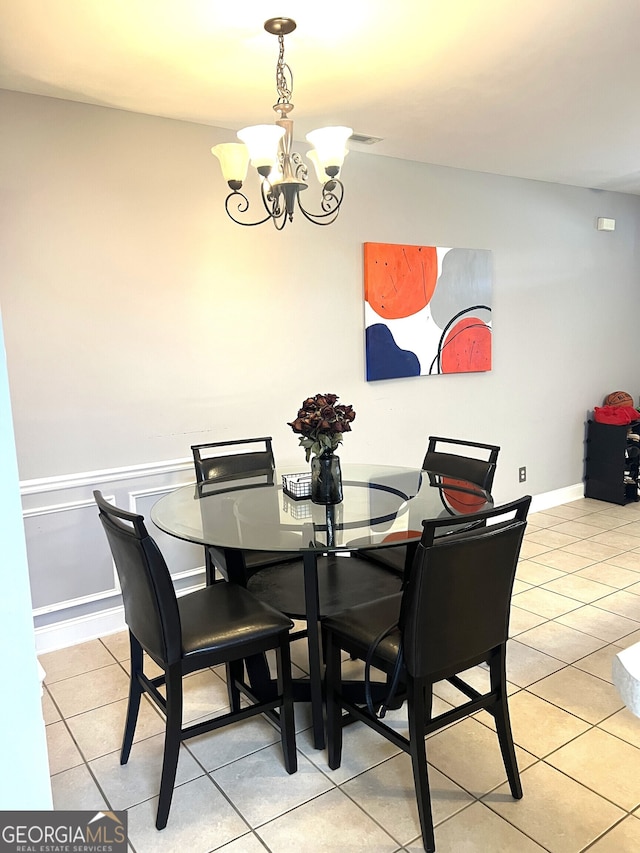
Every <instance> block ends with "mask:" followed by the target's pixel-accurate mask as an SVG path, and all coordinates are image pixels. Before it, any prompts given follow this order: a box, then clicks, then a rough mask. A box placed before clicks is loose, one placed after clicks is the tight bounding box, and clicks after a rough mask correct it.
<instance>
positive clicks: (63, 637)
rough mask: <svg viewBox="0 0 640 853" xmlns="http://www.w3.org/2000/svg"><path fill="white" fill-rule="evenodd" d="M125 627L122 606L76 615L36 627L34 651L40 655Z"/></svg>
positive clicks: (115, 631)
mask: <svg viewBox="0 0 640 853" xmlns="http://www.w3.org/2000/svg"><path fill="white" fill-rule="evenodd" d="M126 627H127V626H126V624H125V621H124V607H122V606H120V607H111V608H109V609H108V610H102V611H100V612H99V613H92V614H90V615H88V616H76V617H75V618H73V619H66V620H64V621H63V622H56V623H55V624H54V625H45V626H43V627H42V628H36V629H35V638H36V652H37V654H39V655H40V654H43V653H44V652H54V651H57V650H58V649H66V648H67V647H68V646H76V645H77V644H78V643H86V642H87V641H88V640H95V639H97V638H98V637H106V636H107V634H115V633H117V632H118V631H124V630H125V629H126Z"/></svg>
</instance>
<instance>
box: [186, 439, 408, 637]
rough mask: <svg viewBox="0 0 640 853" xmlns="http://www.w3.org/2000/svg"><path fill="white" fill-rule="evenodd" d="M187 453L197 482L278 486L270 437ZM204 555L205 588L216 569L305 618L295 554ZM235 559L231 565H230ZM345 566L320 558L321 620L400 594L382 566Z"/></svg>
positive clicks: (337, 559) (217, 550) (214, 551)
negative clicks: (205, 559)
mask: <svg viewBox="0 0 640 853" xmlns="http://www.w3.org/2000/svg"><path fill="white" fill-rule="evenodd" d="M191 450H192V452H193V459H194V465H195V470H196V480H197V482H198V483H206V484H213V485H216V484H219V485H220V487H221V488H226V487H230V486H232V485H233V483H234V481H235V482H236V483H238V485H239V486H241V487H260V486H265V487H267V486H272V487H274V488H276V487H277V483H275V479H274V478H275V458H274V453H273V447H272V439H271V437H270V436H267V437H261V438H246V439H238V440H235V441H216V442H211V443H208V444H196V445H193V446H192V448H191ZM206 554H207V582H208V583H211V582H212V581H213V579H214V571H215V569H218V570H220V572H221V573H222V574H223V576H224V577H229V575H231V577H233V578H234V579H235V580H238V582H240V583H243V584H245V585H246V586H247V589H249V590H250V591H251V592H252V593H253V594H254V595H255V596H256V597H257V598H259V599H260V600H261V601H265V602H267V603H269V604H271V605H272V606H273V607H276V608H277V609H278V610H281V611H282V612H283V613H286V614H287V615H288V616H291V617H293V618H294V619H300V620H304V619H306V602H305V589H304V574H303V562H302V557H301V554H300V553H299V552H293V553H292V552H284V551H274V552H269V551H252V550H244V551H242V559H240V560H238V559H237V555H233V554H232V555H231V556H230V555H229V554H228V553H227V554H225V552H224V550H223V549H221V548H216V547H213V546H208V547H207V549H206ZM234 556H235V557H236V559H235V560H234V562H233V565H229V559H233V558H234ZM348 562H349V565H348V566H347V565H346V564H345V560H344V558H342V557H337V556H336V555H334V554H330V555H326V556H320V557H319V558H318V568H317V571H318V589H319V606H320V615H321V616H324V615H326V614H328V613H332V612H335V611H337V610H341V609H343V608H344V607H348V606H351V605H352V604H360V603H362V602H363V601H372V600H373V599H375V598H378V597H380V596H381V595H390V594H391V593H394V592H397V591H398V590H399V589H400V583H401V581H400V580H398V579H396V578H394V577H390V573H389V572H387V571H385V570H384V569H382V568H381V567H378V566H374V565H367V566H358V567H356V566H355V565H354V561H348ZM302 633H304V631H303V632H301V633H298V634H296V635H295V636H301V634H302Z"/></svg>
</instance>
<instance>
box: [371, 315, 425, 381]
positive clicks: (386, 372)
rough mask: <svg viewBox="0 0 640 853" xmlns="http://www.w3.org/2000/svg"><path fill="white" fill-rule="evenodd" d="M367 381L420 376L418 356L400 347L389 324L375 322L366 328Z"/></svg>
mask: <svg viewBox="0 0 640 853" xmlns="http://www.w3.org/2000/svg"><path fill="white" fill-rule="evenodd" d="M366 353H367V381H368V382H371V381H372V380H375V379H399V378H400V377H402V376H420V362H419V360H418V356H417V355H416V354H415V353H414V352H411V350H405V349H400V347H399V346H398V345H397V344H396V342H395V341H394V339H393V335H392V334H391V331H390V329H389V327H388V326H385V324H384V323H374V325H373V326H367V330H366Z"/></svg>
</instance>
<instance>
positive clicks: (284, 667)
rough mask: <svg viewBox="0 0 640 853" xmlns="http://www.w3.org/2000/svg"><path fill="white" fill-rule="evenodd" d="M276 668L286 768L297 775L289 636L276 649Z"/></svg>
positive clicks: (283, 638) (281, 738) (281, 735)
mask: <svg viewBox="0 0 640 853" xmlns="http://www.w3.org/2000/svg"><path fill="white" fill-rule="evenodd" d="M276 666H277V671H278V694H279V695H280V696H281V697H282V704H281V705H280V740H281V743H282V754H283V756H284V766H285V770H286V771H287V773H295V772H296V770H297V769H298V754H297V752H296V725H295V717H294V714H293V685H292V683H291V650H290V647H289V635H288V633H287V634H283V635H282V636H281V638H280V645H279V647H278V648H277V649H276Z"/></svg>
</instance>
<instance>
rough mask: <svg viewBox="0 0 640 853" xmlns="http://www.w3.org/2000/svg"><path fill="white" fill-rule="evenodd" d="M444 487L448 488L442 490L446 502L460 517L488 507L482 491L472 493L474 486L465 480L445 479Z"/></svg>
mask: <svg viewBox="0 0 640 853" xmlns="http://www.w3.org/2000/svg"><path fill="white" fill-rule="evenodd" d="M442 485H443V486H445V487H446V488H443V489H442V493H443V495H444V497H445V500H446V501H447V503H448V504H449V506H450V507H451V509H454V510H456V512H458V513H460V515H468V514H469V513H474V512H479V511H480V510H481V509H485V508H486V506H487V501H486V500H485V498H484V495H483V494H482V492H481V491H480V489H478V491H477V492H474V491H471V490H472V489H473V486H472V485H471V484H469V483H467V482H465V481H464V480H454V479H453V477H443V478H442Z"/></svg>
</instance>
